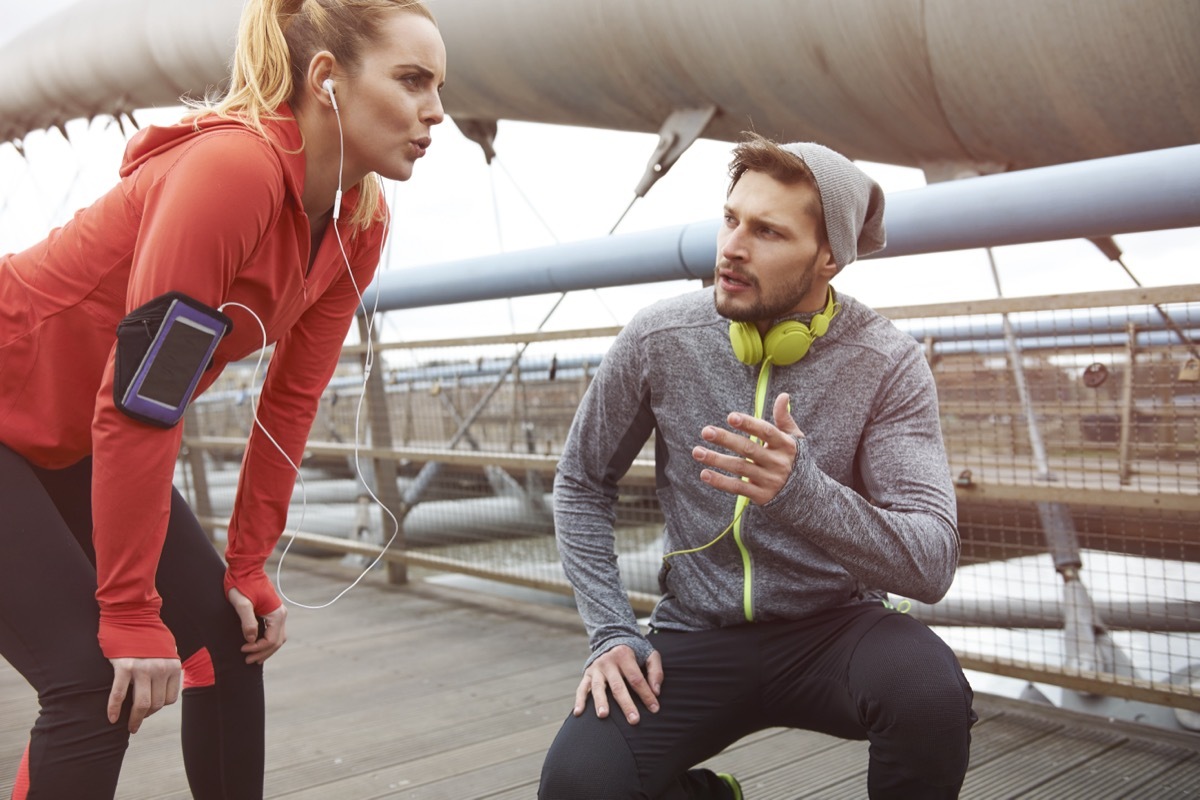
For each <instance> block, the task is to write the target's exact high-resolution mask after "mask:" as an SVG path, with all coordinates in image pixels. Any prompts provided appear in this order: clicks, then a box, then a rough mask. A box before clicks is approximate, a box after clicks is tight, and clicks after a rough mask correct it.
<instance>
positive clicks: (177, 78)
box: [0, 0, 1200, 179]
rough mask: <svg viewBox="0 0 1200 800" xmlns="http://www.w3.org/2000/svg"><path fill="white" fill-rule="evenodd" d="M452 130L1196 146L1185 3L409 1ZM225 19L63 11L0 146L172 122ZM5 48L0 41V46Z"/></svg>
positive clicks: (918, 143) (1028, 151)
mask: <svg viewBox="0 0 1200 800" xmlns="http://www.w3.org/2000/svg"><path fill="white" fill-rule="evenodd" d="M427 2H428V4H429V7H430V8H431V9H432V10H433V12H434V13H435V14H436V15H437V17H438V22H439V26H440V28H441V31H442V35H443V36H444V38H445V40H446V47H447V51H448V53H449V75H448V81H447V83H446V89H445V98H444V99H445V106H446V110H447V113H449V114H450V115H451V116H452V117H453V118H454V119H456V120H460V119H461V120H468V119H469V120H474V121H483V122H485V123H491V122H494V121H495V120H502V119H512V120H525V121H530V122H550V123H560V124H568V125H584V126H590V127H598V128H612V129H619V130H629V131H643V132H647V133H655V132H657V131H658V130H659V129H660V127H661V126H662V123H663V120H665V119H667V118H668V117H669V116H670V115H671V114H672V113H673V112H676V111H678V110H680V109H699V108H708V107H710V106H711V107H714V108H715V109H717V113H716V116H715V117H714V119H713V120H712V122H711V123H710V124H709V125H708V126H707V128H706V129H705V136H709V137H712V138H716V139H725V140H731V139H734V138H736V137H737V136H738V134H739V133H740V132H741V131H743V130H748V129H753V130H757V131H759V132H760V133H763V134H765V135H768V136H771V137H772V138H780V139H787V140H812V141H817V142H821V143H823V144H826V145H829V146H830V147H833V148H835V149H837V150H839V151H841V152H843V153H845V154H846V155H848V156H850V157H851V158H861V159H867V160H871V161H880V162H885V163H890V164H906V165H910V166H917V167H921V168H923V169H925V170H926V171H927V172H928V173H929V174H930V175H933V176H937V177H938V178H939V179H940V178H945V177H949V176H952V175H955V174H957V173H958V172H959V171H961V170H962V169H964V168H969V169H971V170H973V171H976V172H996V171H1006V170H1015V169H1026V168H1029V167H1036V166H1045V165H1048V164H1057V163H1063V162H1071V161H1079V160H1082V159H1088V158H1100V157H1104V156H1112V155H1119V154H1123V153H1130V152H1138V151H1145V150H1156V149H1162V148H1166V147H1174V146H1179V145H1185V144H1190V143H1194V142H1196V141H1200V48H1198V47H1196V31H1198V30H1200V3H1197V2H1195V0H1145V2H1139V3H1133V2H1132V0H1054V2H1037V1H1036V0H1025V1H1024V2H1018V3H982V2H972V3H968V2H962V0H806V2H780V0H739V1H738V2H729V0H654V2H647V0H504V2H495V0H427ZM241 6H242V0H204V2H196V0H82V1H81V2H77V3H75V4H74V5H72V6H70V7H69V8H67V9H65V10H63V11H61V12H59V13H57V14H55V15H53V16H49V17H47V18H46V19H45V20H44V21H43V22H42V23H41V24H39V25H37V26H36V27H34V28H32V29H30V30H28V31H25V32H22V33H21V34H20V36H19V37H18V38H16V39H14V40H11V41H7V42H3V45H2V46H0V74H2V75H4V81H3V82H0V141H3V140H8V139H14V138H19V137H21V136H24V134H25V133H27V132H28V131H30V130H35V129H38V128H44V127H47V126H50V125H53V124H61V123H64V122H66V121H67V120H69V119H74V118H77V117H83V116H91V115H95V114H99V113H113V112H117V111H127V110H130V109H135V108H143V107H146V106H152V105H168V104H175V103H176V101H177V98H178V96H179V95H180V94H181V93H183V92H190V93H191V94H193V95H202V94H204V92H205V91H206V89H207V88H208V87H209V86H212V85H215V84H218V83H219V82H220V81H221V80H223V78H224V77H225V75H226V73H227V65H228V62H229V57H230V55H231V54H232V52H233V42H234V33H235V30H236V27H237V19H238V15H239V12H240V10H241ZM8 33H9V32H8V31H5V30H3V29H2V28H0V41H3V39H4V38H6V35H7V34H8Z"/></svg>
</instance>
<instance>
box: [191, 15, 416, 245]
mask: <svg viewBox="0 0 1200 800" xmlns="http://www.w3.org/2000/svg"><path fill="white" fill-rule="evenodd" d="M387 11H405V12H408V13H413V14H419V15H420V16H422V17H425V18H426V19H428V20H429V21H430V22H432V23H434V24H435V25H436V24H437V20H435V19H434V18H433V14H432V13H430V11H429V9H428V8H427V7H426V6H425V3H424V2H422V0H248V1H247V3H246V7H245V9H243V11H242V19H241V22H240V23H239V25H238V36H237V48H236V49H235V51H234V54H233V67H232V70H231V72H230V76H229V90H228V92H226V94H225V96H224V97H223V98H221V99H220V100H217V101H215V102H206V103H204V104H201V105H199V106H197V117H199V116H203V115H205V114H214V115H216V116H218V117H222V118H225V119H238V120H240V121H242V122H244V123H245V124H246V125H248V126H249V127H250V128H253V129H254V130H256V131H258V132H259V133H261V134H264V135H265V131H264V129H263V120H264V119H280V118H281V117H280V116H279V115H278V114H277V112H276V109H278V108H279V107H280V106H281V105H283V104H284V103H291V102H293V101H294V100H295V98H296V96H297V95H298V94H299V91H300V87H301V86H302V85H303V83H304V79H305V74H306V72H307V70H308V65H309V62H310V61H312V58H313V56H314V55H316V54H317V53H319V52H320V51H322V50H328V51H329V52H331V53H333V56H334V58H336V59H337V60H338V63H340V64H342V65H344V66H346V67H347V68H350V69H353V68H355V67H357V66H358V64H359V63H360V61H361V56H362V51H363V48H364V47H365V46H366V45H369V44H370V43H371V42H373V41H374V40H375V39H376V37H377V36H378V33H379V22H380V19H381V18H382V15H383V13H384V12H387ZM358 186H359V191H360V194H359V200H358V205H357V207H356V208H355V209H354V214H353V215H352V216H351V217H350V225H351V227H353V228H357V229H360V230H361V229H365V228H367V227H369V226H370V225H371V223H372V222H375V221H377V220H381V219H382V218H383V212H382V210H381V209H380V208H379V205H380V203H379V200H380V183H379V179H378V176H376V175H375V173H370V174H368V175H366V176H365V177H364V178H363V179H362V181H360V182H359V184H358Z"/></svg>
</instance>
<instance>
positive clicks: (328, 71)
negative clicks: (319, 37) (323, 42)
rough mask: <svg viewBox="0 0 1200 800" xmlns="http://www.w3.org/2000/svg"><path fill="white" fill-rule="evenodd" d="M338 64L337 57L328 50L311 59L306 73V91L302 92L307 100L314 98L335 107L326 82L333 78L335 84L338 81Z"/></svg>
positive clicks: (318, 101)
mask: <svg viewBox="0 0 1200 800" xmlns="http://www.w3.org/2000/svg"><path fill="white" fill-rule="evenodd" d="M336 66H337V59H336V58H334V56H333V53H331V52H329V51H328V50H322V51H320V52H319V53H317V54H316V55H314V56H313V57H312V58H311V59H310V60H309V62H308V69H307V70H306V71H305V73H304V91H303V92H302V95H303V97H304V100H305V101H306V102H307V101H308V100H309V99H312V100H315V101H316V102H317V103H321V104H324V105H325V106H327V107H329V108H332V107H333V98H332V97H331V96H330V94H331V93H330V91H329V90H328V89H327V88H326V84H325V82H326V81H329V80H332V81H333V82H334V83H335V84H336V83H337V75H336V74H335V67H336Z"/></svg>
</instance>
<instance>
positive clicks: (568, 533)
mask: <svg viewBox="0 0 1200 800" xmlns="http://www.w3.org/2000/svg"><path fill="white" fill-rule="evenodd" d="M634 328H635V325H634V323H630V325H629V326H627V327H626V328H625V330H624V331H622V332H621V334H620V335H619V336H618V337H617V339H616V341H614V342H613V345H612V347H611V348H609V351H608V353H607V354H605V356H604V360H603V362H601V365H600V369H599V370H598V371H597V373H596V377H595V379H594V380H593V381H592V384H591V386H590V387H588V390H587V392H586V393H585V395H584V398H583V401H582V402H581V403H580V405H579V409H578V411H577V412H576V414H575V420H574V422H572V424H571V431H570V433H569V434H568V435H567V441H566V444H565V445H564V447H563V453H562V457H561V458H560V459H559V463H558V472H557V474H556V476H555V480H554V527H555V535H556V537H557V539H558V549H559V555H560V557H561V558H562V563H563V569H564V571H565V572H566V575H567V579H568V580H569V581H570V582H571V585H572V587H574V589H575V599H576V602H577V604H578V606H579V614H580V616H581V617H582V618H583V622H584V625H586V626H587V631H588V637H589V640H590V644H591V648H592V655H591V657H590V658H589V659H588V661H587V663H588V664H590V663H591V662H592V661H593V660H595V659H596V658H597V657H598V656H599V655H601V654H602V653H604V652H606V651H608V650H611V649H612V648H613V647H616V646H617V645H622V644H624V645H628V646H629V647H631V648H632V649H633V651H634V653H636V654H637V658H638V663H640V664H643V665H644V664H645V663H646V659H647V658H648V657H649V655H650V653H651V652H653V647H651V646H650V643H649V642H648V641H647V640H646V639H645V637H643V636H642V635H641V632H640V630H639V629H638V624H637V617H636V616H635V615H634V613H633V608H632V607H631V606H630V605H629V598H628V596H627V595H626V593H625V587H624V584H623V583H622V581H621V575H620V572H619V570H618V567H617V556H616V552H615V550H614V537H613V524H614V520H615V516H616V515H615V511H614V504H615V502H616V499H617V481H618V480H620V478H621V477H622V476H623V475H624V474H625V472H626V471H627V470H628V469H629V465H630V464H631V463H632V462H633V459H634V458H636V457H637V454H638V453H639V452H640V451H641V448H642V445H644V444H645V443H646V440H647V439H648V438H649V436H650V433H651V431H653V429H654V416H653V413H652V412H651V410H650V394H649V387H648V385H647V384H646V382H645V381H644V380H643V371H642V359H641V355H640V348H639V343H638V340H637V335H636V331H635V330H633V329H634Z"/></svg>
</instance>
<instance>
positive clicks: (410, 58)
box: [335, 10, 446, 181]
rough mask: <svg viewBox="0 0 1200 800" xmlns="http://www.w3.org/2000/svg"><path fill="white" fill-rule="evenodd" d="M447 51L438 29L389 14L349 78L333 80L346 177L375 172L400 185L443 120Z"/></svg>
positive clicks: (421, 20) (404, 15) (419, 19)
mask: <svg viewBox="0 0 1200 800" xmlns="http://www.w3.org/2000/svg"><path fill="white" fill-rule="evenodd" d="M445 81H446V46H445V45H444V44H443V43H442V36H441V34H440V33H439V32H438V29H437V26H436V25H434V24H433V23H432V22H430V21H429V20H428V19H426V18H425V17H422V16H420V15H419V14H414V13H412V12H405V11H399V10H398V11H391V12H388V13H387V14H386V16H385V18H384V19H383V21H382V22H381V23H380V26H379V37H378V39H377V40H376V41H375V42H374V43H372V44H371V45H368V46H367V47H366V48H365V49H364V51H363V54H362V63H361V65H360V68H359V69H358V70H357V71H356V73H355V74H354V75H351V76H347V77H343V78H341V79H340V80H338V79H336V78H335V84H336V88H335V91H336V94H337V101H338V108H339V110H340V113H341V124H342V130H343V135H344V136H345V147H346V172H347V173H348V174H352V175H362V174H366V173H367V172H378V173H379V174H380V175H382V176H383V177H385V178H389V179H391V180H397V181H404V180H408V179H409V177H411V176H412V171H413V165H414V164H415V163H416V161H417V159H418V158H420V157H421V156H423V155H425V151H426V150H427V149H428V148H429V145H430V129H431V128H432V127H433V126H434V125H437V124H438V123H439V122H441V121H442V119H443V118H444V116H445V115H444V113H443V111H442V99H441V88H442V84H443V83H445Z"/></svg>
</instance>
